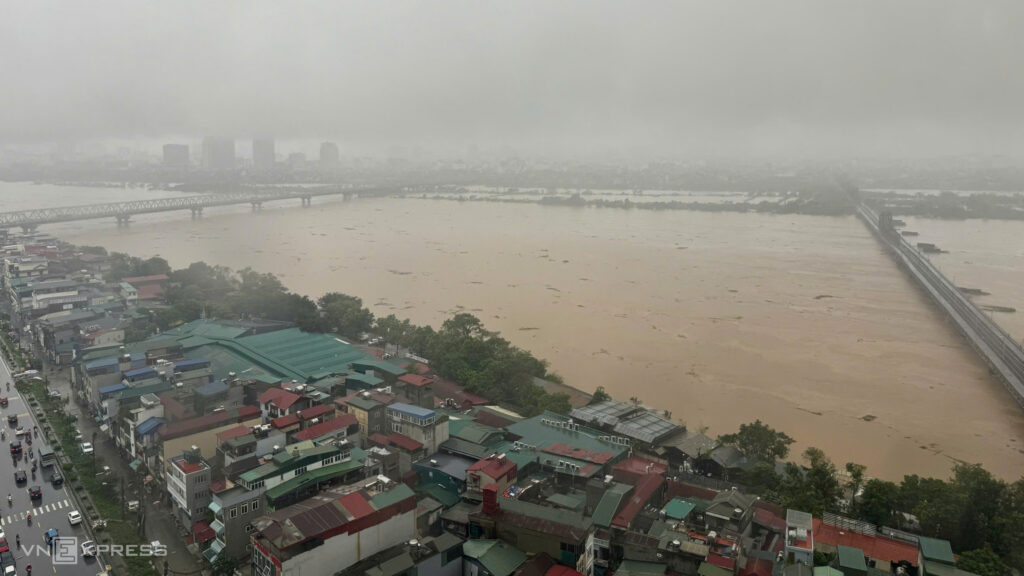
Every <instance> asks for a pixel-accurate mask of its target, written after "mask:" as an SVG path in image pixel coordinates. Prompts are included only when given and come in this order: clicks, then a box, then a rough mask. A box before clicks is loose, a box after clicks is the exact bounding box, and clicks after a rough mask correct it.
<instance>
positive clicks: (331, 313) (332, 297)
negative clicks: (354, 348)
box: [318, 292, 373, 338]
mask: <svg viewBox="0 0 1024 576" xmlns="http://www.w3.org/2000/svg"><path fill="white" fill-rule="evenodd" d="M318 304H319V305H320V309H321V310H323V314H324V319H325V321H326V325H327V326H328V327H329V328H330V329H331V330H333V331H335V332H337V333H338V334H341V335H343V336H348V337H350V338H356V337H358V336H359V334H361V333H363V332H367V331H369V330H370V329H371V328H372V327H373V313H372V312H370V311H369V310H367V309H366V308H364V307H363V301H362V300H361V299H359V298H356V297H355V296H349V295H347V294H341V293H338V292H330V293H327V294H324V295H323V296H322V297H321V298H320V300H319V302H318Z"/></svg>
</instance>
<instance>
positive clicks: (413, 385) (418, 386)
mask: <svg viewBox="0 0 1024 576" xmlns="http://www.w3.org/2000/svg"><path fill="white" fill-rule="evenodd" d="M433 383H434V377H433V376H421V375H419V374H402V375H401V376H399V377H398V381H397V382H396V383H395V387H396V389H397V391H398V393H399V394H400V395H401V396H402V397H403V398H404V399H405V401H406V402H408V403H409V404H412V405H413V406H419V407H421V408H434V387H433Z"/></svg>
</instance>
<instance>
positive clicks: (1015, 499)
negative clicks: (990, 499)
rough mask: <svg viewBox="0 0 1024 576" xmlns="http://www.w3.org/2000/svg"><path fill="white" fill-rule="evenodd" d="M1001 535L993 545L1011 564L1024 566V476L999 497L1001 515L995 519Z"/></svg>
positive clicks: (996, 529)
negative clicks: (1022, 535)
mask: <svg viewBox="0 0 1024 576" xmlns="http://www.w3.org/2000/svg"><path fill="white" fill-rule="evenodd" d="M993 524H994V528H995V532H996V533H997V534H998V535H999V536H998V537H997V538H996V540H995V541H994V542H993V544H992V547H993V549H994V550H995V551H996V553H998V554H999V555H1000V556H1001V557H1002V558H1004V559H1005V560H1006V563H1007V564H1009V565H1011V566H1024V546H1022V545H1021V534H1024V478H1021V479H1020V480H1017V481H1016V482H1014V483H1013V484H1010V485H1009V486H1007V487H1006V489H1005V490H1003V495H1002V497H1001V498H1000V499H999V516H998V517H997V518H995V520H994V521H993Z"/></svg>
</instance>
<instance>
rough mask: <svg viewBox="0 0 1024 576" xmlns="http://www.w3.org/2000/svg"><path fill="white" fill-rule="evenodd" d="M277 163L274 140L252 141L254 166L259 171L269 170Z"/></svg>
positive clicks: (255, 139)
mask: <svg viewBox="0 0 1024 576" xmlns="http://www.w3.org/2000/svg"><path fill="white" fill-rule="evenodd" d="M276 163H277V155H276V154H275V152H274V139H273V138H254V139H253V141H252V166H253V168H256V169H259V170H269V169H272V168H273V167H274V164H276Z"/></svg>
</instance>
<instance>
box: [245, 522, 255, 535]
mask: <svg viewBox="0 0 1024 576" xmlns="http://www.w3.org/2000/svg"><path fill="white" fill-rule="evenodd" d="M255 531H256V527H255V526H253V525H252V524H246V525H245V533H246V534H252V533H253V532H255Z"/></svg>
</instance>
